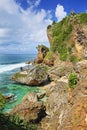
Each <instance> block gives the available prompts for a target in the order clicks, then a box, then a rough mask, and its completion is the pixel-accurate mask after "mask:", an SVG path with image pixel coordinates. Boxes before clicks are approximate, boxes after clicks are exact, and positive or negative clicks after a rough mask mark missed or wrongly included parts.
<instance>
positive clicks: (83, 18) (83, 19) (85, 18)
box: [79, 13, 87, 24]
mask: <svg viewBox="0 0 87 130" xmlns="http://www.w3.org/2000/svg"><path fill="white" fill-rule="evenodd" d="M79 20H80V23H83V24H87V13H81V14H79Z"/></svg>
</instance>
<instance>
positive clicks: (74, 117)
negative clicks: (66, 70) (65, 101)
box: [58, 78, 87, 130]
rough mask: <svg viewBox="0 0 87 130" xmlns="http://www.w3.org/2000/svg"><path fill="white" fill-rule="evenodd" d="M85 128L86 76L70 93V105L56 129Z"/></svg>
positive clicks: (86, 122)
mask: <svg viewBox="0 0 87 130" xmlns="http://www.w3.org/2000/svg"><path fill="white" fill-rule="evenodd" d="M86 129H87V78H86V79H83V80H82V81H81V82H80V83H79V84H78V86H77V88H76V89H75V90H74V91H73V93H72V99H71V107H70V109H69V110H68V112H67V114H66V116H65V118H64V120H63V122H62V124H61V126H59V127H58V130H86Z"/></svg>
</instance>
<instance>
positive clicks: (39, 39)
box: [0, 0, 52, 52]
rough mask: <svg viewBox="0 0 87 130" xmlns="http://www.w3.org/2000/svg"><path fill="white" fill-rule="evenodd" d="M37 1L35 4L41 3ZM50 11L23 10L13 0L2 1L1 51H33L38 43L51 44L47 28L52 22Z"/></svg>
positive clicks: (0, 9) (0, 21) (0, 15)
mask: <svg viewBox="0 0 87 130" xmlns="http://www.w3.org/2000/svg"><path fill="white" fill-rule="evenodd" d="M39 3H40V0H37V1H36V4H35V6H36V5H37V6H38V5H39ZM51 22H52V21H51V13H50V11H45V10H44V9H41V10H39V11H37V10H35V9H34V10H32V9H31V7H30V8H28V9H27V10H23V9H22V8H21V7H20V6H19V5H18V4H16V3H15V2H14V1H13V0H3V1H2V2H0V45H1V46H0V51H2V52H3V51H5V50H6V49H7V48H8V49H7V50H6V51H8V52H9V51H10V52H13V51H14V52H16V51H20V52H22V51H25V52H26V51H27V52H29V51H31V50H33V51H34V50H35V48H36V46H37V45H38V43H39V44H40V43H41V44H42V43H44V44H46V45H49V43H48V39H47V34H46V28H47V26H48V25H49V24H50V23H51ZM2 45H3V46H2Z"/></svg>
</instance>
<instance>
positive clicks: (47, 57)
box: [44, 51, 54, 61]
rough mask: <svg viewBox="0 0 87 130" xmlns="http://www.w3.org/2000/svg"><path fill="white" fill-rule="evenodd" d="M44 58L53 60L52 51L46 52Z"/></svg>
mask: <svg viewBox="0 0 87 130" xmlns="http://www.w3.org/2000/svg"><path fill="white" fill-rule="evenodd" d="M46 59H49V60H53V59H54V53H53V52H52V51H49V52H47V55H46V56H45V58H44V61H45V60H46Z"/></svg>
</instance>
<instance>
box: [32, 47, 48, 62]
mask: <svg viewBox="0 0 87 130" xmlns="http://www.w3.org/2000/svg"><path fill="white" fill-rule="evenodd" d="M37 50H38V55H37V58H36V59H35V60H34V62H35V63H37V64H39V63H42V62H43V60H44V57H45V56H46V54H47V52H48V51H49V49H48V48H47V47H46V46H44V45H38V47H37Z"/></svg>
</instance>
